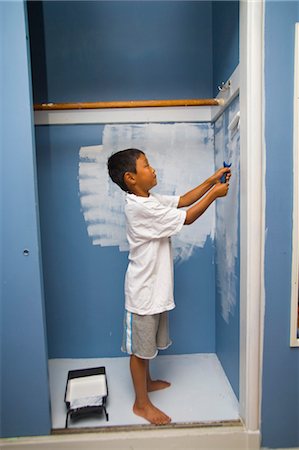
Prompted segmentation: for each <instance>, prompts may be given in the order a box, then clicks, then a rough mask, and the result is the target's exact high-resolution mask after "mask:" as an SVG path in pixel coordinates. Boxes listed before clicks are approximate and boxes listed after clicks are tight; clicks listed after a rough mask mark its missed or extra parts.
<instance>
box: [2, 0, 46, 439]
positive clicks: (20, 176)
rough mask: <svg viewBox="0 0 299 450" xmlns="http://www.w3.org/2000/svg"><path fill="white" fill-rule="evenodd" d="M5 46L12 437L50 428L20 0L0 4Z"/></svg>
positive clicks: (5, 401)
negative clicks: (25, 252) (27, 250)
mask: <svg viewBox="0 0 299 450" xmlns="http://www.w3.org/2000/svg"><path fill="white" fill-rule="evenodd" d="M0 43H1V47H0V48H1V68H0V69H1V70H0V71H1V73H3V75H2V82H1V85H0V88H1V91H0V92H1V95H0V97H1V103H0V111H1V178H0V182H1V184H0V194H1V236H0V240H1V296H0V298H1V327H0V330H1V331H0V333H1V334H0V340H1V365H2V370H1V395H0V401H1V403H0V410H1V434H0V436H3V437H8V436H20V435H21V436H22V435H35V434H48V433H49V431H50V428H51V425H50V411H49V393H48V377H47V352H46V340H45V334H44V312H43V303H42V287H41V277H40V265H39V256H40V255H39V242H38V218H37V211H36V192H35V173H34V150H33V149H34V142H33V128H32V120H31V119H32V117H31V114H32V112H31V111H32V109H31V108H32V104H31V92H30V77H29V65H28V51H27V42H26V29H25V9H24V4H23V2H19V1H18V2H17V1H14V2H0ZM2 71H3V72H2ZM25 248H27V249H29V252H30V253H29V256H24V255H23V250H24V249H25Z"/></svg>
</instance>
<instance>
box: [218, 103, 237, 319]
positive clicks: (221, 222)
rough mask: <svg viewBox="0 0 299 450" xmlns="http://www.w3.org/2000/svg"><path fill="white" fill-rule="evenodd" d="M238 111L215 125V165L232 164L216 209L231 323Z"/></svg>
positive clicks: (224, 307)
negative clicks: (234, 126)
mask: <svg viewBox="0 0 299 450" xmlns="http://www.w3.org/2000/svg"><path fill="white" fill-rule="evenodd" d="M238 108H239V102H238V101H236V102H234V103H233V104H232V106H231V107H230V108H229V109H228V110H226V111H225V113H224V114H223V115H222V116H221V117H220V118H219V119H218V120H217V121H216V123H215V164H216V166H217V167H219V166H220V165H221V164H223V161H225V162H228V163H231V164H232V166H231V170H232V177H231V179H230V187H229V192H228V195H227V197H226V198H225V199H223V200H222V199H219V200H218V201H217V205H216V236H215V248H216V264H217V267H216V283H217V291H218V293H219V295H220V300H221V314H222V317H223V319H224V320H225V322H226V323H229V316H230V314H234V310H235V306H236V300H237V277H236V260H237V257H238V222H239V173H240V171H239V164H240V133H239V130H238V129H236V130H235V132H234V133H231V132H230V131H229V130H228V124H229V123H231V121H232V119H233V118H234V117H235V115H236V112H237V111H238Z"/></svg>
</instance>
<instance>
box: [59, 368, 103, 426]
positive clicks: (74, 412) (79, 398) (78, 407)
mask: <svg viewBox="0 0 299 450" xmlns="http://www.w3.org/2000/svg"><path fill="white" fill-rule="evenodd" d="M107 396H108V384H107V377H106V370H105V367H93V368H89V369H79V370H70V371H69V372H68V376H67V383H66V388H65V394H64V401H65V404H66V407H67V414H66V420H65V428H67V427H68V419H69V417H70V418H71V419H79V418H81V417H84V416H86V415H89V414H94V413H97V414H101V413H102V412H104V413H105V416H106V420H107V421H108V420H109V418H108V413H107V410H106V400H107Z"/></svg>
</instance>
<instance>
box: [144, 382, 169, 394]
mask: <svg viewBox="0 0 299 450" xmlns="http://www.w3.org/2000/svg"><path fill="white" fill-rule="evenodd" d="M169 386H170V383H169V382H168V381H163V380H149V381H148V382H147V392H153V391H159V390H160V389H166V388H168V387H169Z"/></svg>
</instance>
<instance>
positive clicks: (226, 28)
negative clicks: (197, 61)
mask: <svg viewBox="0 0 299 450" xmlns="http://www.w3.org/2000/svg"><path fill="white" fill-rule="evenodd" d="M212 18H213V96H214V97H216V96H217V94H218V92H219V91H218V86H219V85H220V84H221V82H222V81H226V80H227V79H228V78H229V77H230V76H231V74H232V73H233V71H234V70H235V68H236V67H237V65H238V64H239V1H214V2H212Z"/></svg>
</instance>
